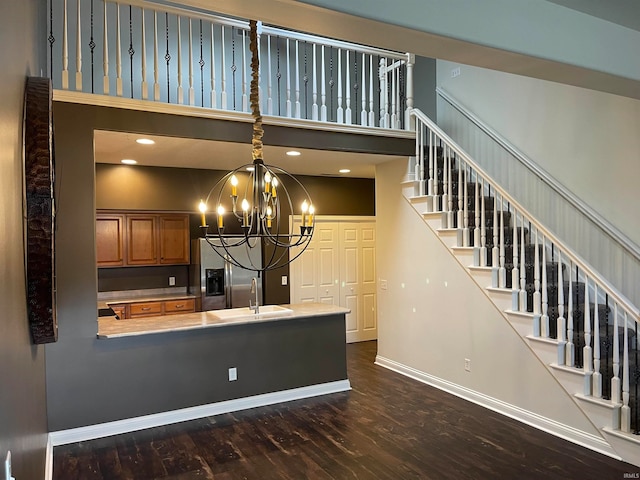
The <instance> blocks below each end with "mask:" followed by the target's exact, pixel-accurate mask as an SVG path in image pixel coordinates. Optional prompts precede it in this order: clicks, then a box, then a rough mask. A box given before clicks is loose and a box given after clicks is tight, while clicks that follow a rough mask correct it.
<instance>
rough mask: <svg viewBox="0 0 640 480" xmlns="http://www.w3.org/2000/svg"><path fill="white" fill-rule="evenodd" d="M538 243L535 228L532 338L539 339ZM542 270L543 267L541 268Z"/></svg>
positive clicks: (540, 299) (540, 301)
mask: <svg viewBox="0 0 640 480" xmlns="http://www.w3.org/2000/svg"><path fill="white" fill-rule="evenodd" d="M538 247H539V243H538V229H537V228H536V236H535V240H534V244H533V248H534V249H535V250H534V252H533V336H534V337H539V336H540V335H541V331H542V325H541V324H540V307H541V303H542V298H541V295H540V253H539V248H538ZM543 268H544V267H543Z"/></svg>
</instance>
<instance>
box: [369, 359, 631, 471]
mask: <svg viewBox="0 0 640 480" xmlns="http://www.w3.org/2000/svg"><path fill="white" fill-rule="evenodd" d="M375 364H376V365H379V366H381V367H384V368H387V369H389V370H392V371H394V372H396V373H400V374H401V375H404V376H406V377H409V378H413V379H414V380H417V381H419V382H422V383H425V384H427V385H431V386H432V387H435V388H437V389H439V390H443V391H445V392H447V393H450V394H452V395H455V396H456V397H460V398H463V399H465V400H467V401H469V402H472V403H475V404H476V405H480V406H481V407H485V408H488V409H489V410H493V411H494V412H497V413H500V414H502V415H505V416H507V417H509V418H513V419H514V420H517V421H519V422H522V423H524V424H527V425H529V426H531V427H534V428H537V429H539V430H542V431H543V432H547V433H550V434H552V435H555V436H556V437H560V438H562V439H564V440H567V441H569V442H572V443H575V444H577V445H581V446H583V447H586V448H588V449H590V450H593V451H595V452H598V453H602V454H604V455H607V456H609V457H612V458H615V459H616V460H621V457H620V456H619V455H618V454H617V453H616V452H615V450H613V448H612V447H611V445H609V443H608V442H607V441H606V440H605V439H604V438H602V437H600V436H596V435H592V434H589V433H586V432H583V431H581V430H578V429H576V428H573V427H570V426H568V425H564V424H562V423H560V422H557V421H555V420H552V419H550V418H546V417H543V416H542V415H538V414H537V413H534V412H530V411H528V410H525V409H523V408H520V407H517V406H515V405H511V404H509V403H506V402H503V401H502V400H498V399H497V398H493V397H490V396H488V395H485V394H483V393H480V392H476V391H475V390H471V389H469V388H466V387H463V386H461V385H457V384H455V383H452V382H449V381H448V380H444V379H442V378H438V377H435V376H433V375H430V374H428V373H425V372H422V371H420V370H416V369H415V368H412V367H409V366H406V365H403V364H401V363H398V362H396V361H394V360H390V359H388V358H385V357H382V356H380V355H377V356H376V361H375Z"/></svg>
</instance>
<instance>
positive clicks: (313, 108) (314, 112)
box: [311, 43, 318, 120]
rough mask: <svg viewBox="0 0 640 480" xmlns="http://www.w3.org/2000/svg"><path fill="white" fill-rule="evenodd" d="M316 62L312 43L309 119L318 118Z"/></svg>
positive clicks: (314, 46) (314, 47) (314, 45)
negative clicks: (311, 101) (311, 102)
mask: <svg viewBox="0 0 640 480" xmlns="http://www.w3.org/2000/svg"><path fill="white" fill-rule="evenodd" d="M316 72H317V62H316V44H315V43H314V44H313V77H312V78H313V80H312V89H311V92H312V93H311V99H312V100H313V104H312V105H311V120H318V79H317V74H316Z"/></svg>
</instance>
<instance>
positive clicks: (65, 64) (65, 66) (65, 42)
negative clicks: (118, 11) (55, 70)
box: [62, 0, 107, 90]
mask: <svg viewBox="0 0 640 480" xmlns="http://www.w3.org/2000/svg"><path fill="white" fill-rule="evenodd" d="M62 8H63V11H62V89H63V90H68V89H69V39H68V37H67V29H68V23H69V22H68V19H67V0H64V5H63V7H62ZM106 8H107V6H106V2H105V10H106ZM106 18H107V16H106V13H105V23H106ZM105 35H106V34H105Z"/></svg>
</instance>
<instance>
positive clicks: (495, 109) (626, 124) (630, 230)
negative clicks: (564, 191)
mask: <svg viewBox="0 0 640 480" xmlns="http://www.w3.org/2000/svg"><path fill="white" fill-rule="evenodd" d="M458 66H459V67H460V69H461V70H460V71H461V75H460V76H458V77H456V78H451V70H452V69H453V68H455V67H458ZM437 85H438V86H439V87H441V88H443V89H444V90H445V91H446V92H447V93H449V94H451V95H452V96H453V97H454V98H455V99H456V100H458V101H459V102H460V103H462V104H463V105H464V106H465V107H466V108H468V109H469V110H471V111H472V112H473V113H474V114H475V115H476V116H477V117H479V118H480V119H481V120H482V121H483V122H486V123H487V124H488V125H489V126H490V127H492V128H493V129H494V130H495V131H497V132H498V133H499V134H500V135H502V136H503V137H505V138H506V139H507V140H508V141H509V142H510V143H512V144H513V145H514V146H515V147H517V148H518V149H519V150H520V151H521V152H523V153H524V154H525V155H527V156H528V157H529V158H530V159H531V160H533V161H534V162H536V163H537V164H538V165H539V166H540V167H542V168H543V169H544V170H546V171H547V172H548V173H550V174H551V176H553V177H554V178H556V180H558V181H559V182H560V183H562V184H563V185H565V186H566V187H567V188H568V189H569V190H570V191H571V192H573V193H574V194H575V195H577V196H578V197H579V198H580V199H582V200H583V201H585V202H586V203H587V204H588V205H589V206H591V208H593V209H594V210H596V211H597V212H598V213H600V214H601V215H602V216H604V217H605V218H607V219H608V220H609V221H610V222H611V223H613V224H614V225H615V226H616V227H617V228H618V229H620V230H621V231H622V232H623V233H625V234H626V235H627V236H628V237H629V238H630V239H631V240H632V241H633V242H635V243H636V244H637V245H640V222H638V214H637V204H638V201H639V200H640V188H638V181H639V179H640V100H633V99H630V98H626V97H621V96H617V95H611V94H607V93H602V92H596V91H593V90H587V89H584V88H578V87H571V86H568V85H562V84H559V83H554V82H547V81H544V80H536V79H532V78H528V77H522V76H519V75H512V74H507V73H502V72H496V71H493V70H487V69H483V68H477V67H471V66H467V65H459V64H454V63H450V62H445V61H438V62H437Z"/></svg>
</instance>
